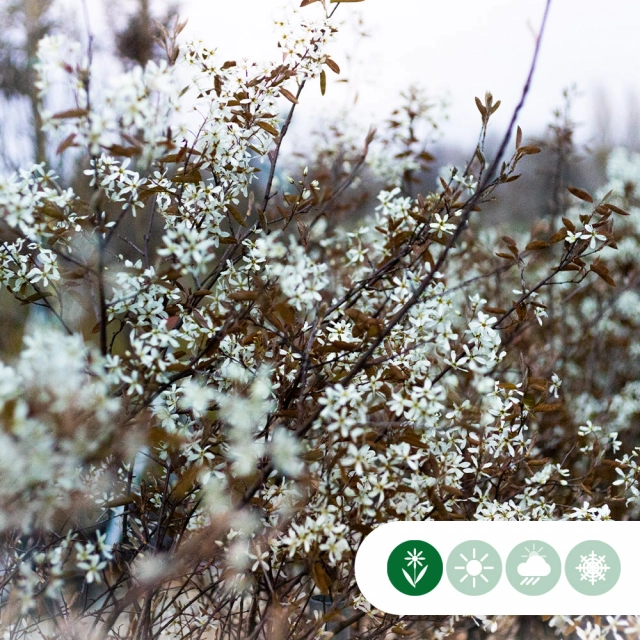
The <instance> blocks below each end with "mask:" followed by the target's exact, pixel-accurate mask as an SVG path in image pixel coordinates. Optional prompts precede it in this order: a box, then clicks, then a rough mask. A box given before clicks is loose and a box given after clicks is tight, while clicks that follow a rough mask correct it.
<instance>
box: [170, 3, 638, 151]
mask: <svg viewBox="0 0 640 640" xmlns="http://www.w3.org/2000/svg"><path fill="white" fill-rule="evenodd" d="M295 4H298V5H299V2H297V3H295ZM286 5H287V2H286V0H183V3H182V6H183V9H182V14H183V15H184V16H185V17H187V18H189V19H190V20H189V25H188V28H187V35H188V36H189V37H195V38H199V39H202V40H204V41H205V42H207V44H209V45H210V46H215V47H218V50H219V52H220V53H221V54H222V55H225V56H228V57H229V58H238V57H247V58H252V57H260V58H265V57H273V56H277V51H276V49H275V33H274V29H273V25H272V22H273V19H274V18H276V17H277V16H280V15H282V11H281V7H283V6H286ZM289 6H292V5H291V4H289ZM313 9H314V7H309V8H308V9H305V11H310V10H313ZM543 9H544V0H455V1H451V0H364V2H360V3H349V4H344V5H343V6H341V7H340V8H339V10H338V12H337V13H336V16H335V18H336V19H338V22H340V21H343V20H347V21H348V22H353V19H354V18H355V16H357V15H360V16H362V19H363V21H364V26H365V29H366V31H367V32H368V33H369V34H370V37H368V38H364V39H360V38H358V37H356V35H355V30H354V28H353V26H352V25H350V24H345V25H344V26H343V27H342V28H341V33H340V34H339V36H338V37H339V40H338V43H337V44H336V46H335V53H334V54H333V55H332V57H333V58H334V59H335V60H336V61H337V62H338V63H339V64H340V65H341V66H342V67H343V74H342V75H343V76H346V77H348V78H349V80H350V81H351V82H352V84H351V85H345V84H336V83H335V80H336V79H337V77H336V76H333V78H331V76H332V74H329V75H330V84H329V85H328V89H327V96H325V98H322V99H321V98H320V94H319V91H318V90H317V88H315V87H314V88H313V89H312V91H310V92H308V93H307V95H306V102H305V101H304V100H303V111H305V110H306V116H304V115H303V116H301V117H305V118H313V117H314V114H315V113H316V109H317V108H318V107H321V108H323V109H331V110H334V109H336V110H337V109H338V108H339V107H341V106H345V105H347V104H350V103H351V102H352V100H353V97H354V93H355V90H356V88H357V91H358V95H359V99H358V104H357V105H356V108H357V109H358V113H359V114H360V116H359V117H361V118H362V119H371V121H372V122H373V121H375V120H376V119H379V118H380V117H384V115H385V114H386V113H387V112H388V111H389V110H390V109H391V108H392V107H393V106H395V104H396V102H397V96H398V94H399V92H400V91H401V90H402V89H405V88H406V87H407V86H408V85H410V84H411V83H417V84H420V85H421V86H423V87H424V88H425V89H427V90H428V92H429V93H430V94H431V95H433V96H435V97H448V98H449V100H450V102H451V106H450V108H449V115H450V120H449V122H448V123H447V124H446V126H445V134H446V137H447V138H448V139H449V140H451V141H453V142H461V143H465V142H466V143H468V142H469V138H470V137H471V138H473V136H475V133H476V132H477V130H478V123H479V114H478V112H477V110H476V107H475V105H474V99H473V98H474V96H480V97H482V96H484V93H485V91H487V90H490V91H491V92H492V93H493V94H494V96H495V97H496V98H499V99H501V100H502V105H503V106H502V107H501V109H500V110H499V111H498V113H497V114H496V116H498V115H500V116H501V118H497V117H496V120H495V124H496V128H501V127H502V126H504V125H505V124H506V122H507V120H508V118H509V116H510V114H511V110H512V109H513V107H514V106H515V104H516V102H517V100H518V98H519V95H520V93H521V91H522V84H523V82H524V79H525V77H526V74H527V71H528V67H529V64H530V60H531V56H532V52H533V47H534V33H535V32H537V30H538V28H539V25H540V21H541V18H542V13H543ZM639 26H640V2H638V1H637V0H607V1H606V2H605V1H604V0H554V1H553V3H552V6H551V13H550V17H549V23H548V28H547V32H546V34H545V37H544V40H543V46H542V52H541V55H540V60H539V65H538V69H537V71H536V76H535V80H534V84H533V87H532V91H531V94H530V97H529V100H528V103H527V105H526V108H525V109H524V111H523V113H522V118H521V124H522V126H523V129H524V130H525V134H527V133H530V134H534V133H540V132H541V131H542V130H543V127H544V125H545V123H546V122H548V120H549V117H550V114H551V111H552V110H553V109H554V108H555V107H557V106H558V105H559V104H560V103H561V96H562V90H563V89H564V88H565V87H568V86H570V85H571V84H573V83H575V84H576V85H577V87H578V90H579V91H580V92H581V94H582V96H581V97H580V98H579V99H578V101H577V103H576V109H575V118H576V119H577V120H578V121H579V122H582V123H584V126H583V127H582V128H581V135H580V137H581V139H583V140H586V139H587V138H589V137H593V136H597V135H602V134H603V132H606V131H609V132H610V134H609V135H611V136H613V139H614V140H631V142H632V143H634V144H635V143H637V142H638V131H637V128H638V124H637V122H636V120H635V119H636V115H635V110H634V108H633V104H634V103H635V98H636V96H640V72H639V71H638V67H639V64H638V63H639V62H640V38H639V37H638V30H639V29H638V28H639ZM349 53H351V54H353V55H355V57H356V59H357V62H356V63H352V64H348V63H347V61H346V57H347V54H349ZM331 79H333V82H331ZM630 123H631V126H630ZM634 123H635V124H634Z"/></svg>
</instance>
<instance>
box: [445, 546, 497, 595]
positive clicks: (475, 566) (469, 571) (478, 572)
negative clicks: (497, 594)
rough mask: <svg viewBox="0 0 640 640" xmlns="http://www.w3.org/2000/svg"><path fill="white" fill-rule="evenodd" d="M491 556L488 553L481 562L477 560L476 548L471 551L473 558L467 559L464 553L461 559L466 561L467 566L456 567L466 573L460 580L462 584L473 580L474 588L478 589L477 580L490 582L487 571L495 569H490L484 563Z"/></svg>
mask: <svg viewBox="0 0 640 640" xmlns="http://www.w3.org/2000/svg"><path fill="white" fill-rule="evenodd" d="M488 556H489V554H488V553H485V554H484V555H483V556H482V558H480V560H478V559H477V558H476V548H475V547H473V549H472V550H471V558H467V557H466V556H465V555H464V554H463V553H461V554H460V557H461V558H462V559H463V560H464V562H465V564H464V566H462V567H454V569H457V570H461V571H464V575H463V576H462V578H460V582H461V583H462V582H464V581H465V580H466V579H467V578H471V584H472V586H473V588H474V589H475V588H476V578H481V579H482V580H484V581H485V582H489V580H487V577H486V576H485V575H484V572H485V571H491V570H492V569H495V567H489V566H485V565H484V561H485V560H486V559H487V557H488Z"/></svg>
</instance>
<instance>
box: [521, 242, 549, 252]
mask: <svg viewBox="0 0 640 640" xmlns="http://www.w3.org/2000/svg"><path fill="white" fill-rule="evenodd" d="M549 246H551V245H550V244H549V243H548V242H545V241H544V240H533V241H532V242H530V243H529V244H528V245H527V246H526V247H525V249H526V250H527V251H540V249H546V248H547V247H549Z"/></svg>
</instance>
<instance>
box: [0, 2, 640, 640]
mask: <svg viewBox="0 0 640 640" xmlns="http://www.w3.org/2000/svg"><path fill="white" fill-rule="evenodd" d="M307 4H311V2H308V1H307V2H303V5H307ZM315 9H318V11H317V12H316V14H317V16H318V17H317V19H316V20H315V21H313V20H311V19H308V18H307V16H306V14H305V12H311V14H313V11H314V10H315ZM323 9H325V7H324V3H322V4H317V5H316V6H315V7H311V8H310V9H304V10H303V11H301V12H300V13H299V14H298V13H296V14H293V15H292V16H291V20H290V21H289V22H281V23H278V25H277V27H278V30H279V43H278V44H279V47H280V54H281V55H279V58H278V62H274V63H271V64H255V63H249V62H246V61H244V62H236V61H224V60H220V59H219V58H218V57H217V55H216V53H215V51H213V50H210V49H207V48H206V47H205V46H204V45H202V44H200V43H193V44H189V45H186V46H185V47H184V49H183V50H181V49H180V48H179V47H178V45H177V37H178V35H179V32H180V30H181V25H178V27H177V29H176V33H174V34H170V33H168V32H163V41H162V44H163V46H164V48H165V51H166V58H167V61H166V63H162V64H155V63H153V62H149V63H148V64H147V66H146V67H145V68H144V69H141V68H139V67H135V68H133V69H132V70H131V71H129V72H127V73H124V74H122V75H120V76H117V77H114V78H112V79H111V82H110V83H109V84H107V86H105V87H104V88H98V87H97V86H96V84H95V83H93V82H92V72H91V55H90V52H89V55H83V54H82V52H81V49H80V47H79V46H78V45H76V44H75V43H71V42H67V41H66V40H64V39H63V38H61V37H50V38H46V39H45V40H43V41H42V43H41V45H40V61H39V62H38V65H37V69H38V73H39V85H38V87H39V90H40V91H41V98H42V101H43V107H42V117H43V121H44V127H45V129H46V131H47V132H48V134H49V135H50V136H52V137H55V136H57V137H58V138H59V140H60V144H59V147H58V152H59V153H75V154H76V159H77V161H78V162H80V163H84V165H83V166H84V167H85V170H84V173H83V174H82V175H83V176H85V179H84V182H83V183H82V184H79V185H77V186H76V188H75V189H72V188H70V187H69V188H65V187H63V186H62V185H61V180H60V179H59V178H58V177H57V176H56V175H55V174H54V173H53V172H52V171H51V170H49V169H47V167H45V166H44V165H36V166H33V167H30V168H27V169H24V170H22V171H20V172H19V173H18V174H17V175H13V176H11V177H8V178H3V179H2V180H1V182H0V215H1V218H2V236H1V244H0V280H1V282H2V284H3V286H4V287H5V288H6V289H7V290H8V291H9V292H10V293H11V294H12V295H13V297H14V298H15V299H16V300H17V301H20V302H21V303H22V304H26V305H32V306H33V307H34V309H35V307H42V308H43V311H44V312H46V313H47V314H48V316H47V317H48V319H49V320H50V321H47V322H44V321H40V322H37V321H35V320H34V321H33V322H30V323H29V326H30V328H29V329H28V330H27V331H26V332H25V338H24V348H23V351H22V353H21V354H20V355H19V356H18V357H17V359H16V361H15V363H13V364H4V365H2V368H1V369H0V419H1V421H2V423H1V424H2V432H1V433H0V439H1V443H0V528H1V530H2V535H3V545H2V547H1V553H2V556H1V557H2V582H1V583H0V589H1V593H2V598H3V600H2V603H3V608H2V624H3V625H4V629H5V630H6V634H7V635H6V637H11V638H36V637H83V638H89V637H91V638H93V637H95V638H107V637H112V638H147V639H149V638H180V639H182V638H185V639H186V638H191V637H197V638H220V639H222V638H232V637H235V638H253V639H257V638H291V639H293V638H296V639H302V638H323V637H325V638H326V637H330V634H331V633H336V634H337V633H339V632H340V631H342V630H344V629H347V628H352V629H356V628H357V629H358V632H357V633H358V634H359V636H358V637H363V638H364V637H367V638H370V637H371V638H373V637H378V638H383V637H392V636H394V635H395V636H397V635H400V636H411V635H414V636H415V637H425V638H426V637H432V638H445V637H450V636H453V635H455V634H456V633H458V631H459V630H461V629H465V628H467V627H468V626H469V621H468V620H465V619H458V618H452V619H422V620H406V619H400V618H398V617H394V616H388V615H384V614H382V613H380V612H378V611H376V610H375V609H372V608H371V606H370V605H369V604H368V603H367V602H366V601H365V600H364V599H363V598H362V596H361V595H360V594H359V592H358V590H357V587H356V585H355V581H354V576H353V559H354V556H355V553H356V551H357V548H358V545H359V543H360V541H361V540H362V538H363V536H364V535H366V534H367V533H368V532H370V531H371V530H372V529H373V528H374V527H376V526H377V525H378V524H380V523H382V522H386V521H389V520H394V519H403V520H426V519H434V520H441V519H447V520H451V519H482V520H502V519H510V520H512V519H581V520H582V519H589V520H600V519H608V518H612V517H615V518H617V519H618V518H636V517H638V514H639V509H640V491H639V490H638V482H639V479H640V467H639V464H638V453H639V452H640V448H639V447H640V442H638V441H637V437H636V436H635V431H636V430H635V429H634V427H635V426H636V425H637V424H638V420H639V418H640V387H639V386H638V382H637V377H638V365H639V364H640V362H639V356H640V351H639V350H638V348H637V343H636V342H635V340H634V336H635V335H636V332H637V328H638V326H637V325H638V319H637V313H636V310H637V308H638V302H639V300H638V293H637V283H638V273H639V271H638V258H637V256H638V255H639V248H640V245H639V243H640V226H639V225H638V222H637V220H638V214H639V213H640V157H636V156H634V155H630V154H629V153H627V152H626V151H624V150H620V151H616V152H615V153H613V154H612V155H611V156H610V158H609V164H608V183H607V184H606V185H605V186H604V187H602V188H601V189H598V190H597V191H595V192H594V194H593V196H592V195H590V194H589V193H587V192H586V191H584V190H583V189H580V188H576V187H571V189H570V192H571V198H572V202H571V204H570V206H568V207H567V208H566V210H565V211H563V212H562V214H563V215H562V216H561V219H562V226H560V227H559V228H553V227H552V224H555V223H550V222H549V221H542V222H538V223H536V225H535V226H534V228H533V230H532V232H531V235H529V234H523V233H519V234H517V233H512V236H513V237H512V236H502V235H501V232H500V231H498V229H497V228H496V227H494V226H489V225H487V224H485V223H484V222H483V219H482V216H483V214H482V208H483V205H484V204H485V203H487V202H488V201H489V200H491V199H493V198H495V197H496V195H498V194H499V191H500V189H503V188H504V189H510V188H517V185H513V186H512V185H507V183H511V182H513V181H515V180H516V178H517V177H518V174H517V173H516V171H517V170H519V169H520V163H521V162H523V161H524V160H525V158H526V157H527V156H528V155H530V154H534V153H537V152H538V151H539V149H538V148H537V147H535V146H532V145H527V144H524V143H523V140H522V132H521V131H520V130H519V129H518V130H517V135H516V140H515V148H513V147H512V148H513V149H514V150H513V153H512V155H511V156H510V157H508V158H507V159H503V155H504V153H505V150H506V146H505V145H506V144H507V142H508V141H509V134H510V133H511V130H510V131H509V134H508V135H507V137H506V138H505V143H504V145H503V146H502V148H501V149H500V150H499V152H498V155H497V156H496V157H495V159H494V160H492V161H491V162H489V161H488V160H487V158H486V156H485V150H484V138H485V135H486V131H487V127H488V126H489V122H490V118H491V115H492V114H493V113H494V112H495V111H496V109H497V108H498V107H499V106H500V104H499V103H498V102H494V101H493V98H492V96H491V95H490V94H487V96H486V98H485V101H484V102H482V101H480V100H477V103H478V109H479V111H480V114H481V118H482V124H481V127H482V129H481V136H480V141H481V142H480V144H479V145H478V147H477V149H476V150H475V152H474V154H473V156H472V158H471V159H470V161H469V162H468V164H467V165H466V167H458V168H452V169H450V170H447V171H445V172H443V174H442V175H443V177H442V178H441V179H440V182H439V185H438V188H437V189H436V190H434V191H432V192H430V193H426V194H424V195H418V196H417V197H415V198H414V197H412V196H411V195H408V193H410V191H409V189H410V188H411V185H412V184H413V183H414V181H413V180H412V173H413V172H414V171H417V170H418V169H420V168H421V167H424V166H425V163H429V162H431V161H432V160H433V158H432V157H431V156H430V155H429V154H428V153H427V152H426V151H425V149H424V148H423V147H422V146H421V145H419V144H418V141H417V140H414V139H412V138H411V137H407V134H406V130H405V125H406V124H407V123H404V124H402V123H399V122H398V120H396V123H397V126H396V125H392V126H391V129H390V132H389V134H388V135H386V134H385V136H383V148H393V149H394V150H395V151H397V149H398V148H401V147H402V146H403V145H404V147H405V149H406V153H405V151H400V152H398V153H397V155H398V156H399V157H397V158H396V159H397V162H398V164H397V166H396V167H395V169H394V167H393V163H394V162H395V161H394V160H392V161H391V163H390V168H389V167H387V166H386V165H384V162H383V160H382V158H383V156H384V154H382V153H380V152H379V151H378V152H376V153H374V154H373V157H372V158H371V160H370V161H371V169H372V171H374V173H377V175H381V176H382V179H383V180H386V181H387V182H388V183H389V185H388V188H387V189H384V190H382V191H381V192H380V193H379V195H378V197H377V205H376V206H375V210H374V211H372V212H370V213H369V214H368V215H367V216H366V217H364V218H358V217H356V216H355V215H354V214H353V209H355V204H356V199H353V200H351V202H352V204H353V209H352V215H351V216H349V211H350V210H349V202H350V200H349V193H350V192H351V190H353V187H354V184H355V180H356V178H357V177H358V173H359V171H360V170H361V169H362V167H363V165H365V164H366V163H367V161H368V160H367V156H368V150H369V147H370V146H371V145H373V144H375V132H374V131H371V132H370V133H369V135H368V136H367V137H366V139H365V140H363V141H362V145H361V148H360V150H357V149H353V150H352V152H351V156H350V157H349V158H346V159H345V158H344V157H341V158H339V159H338V158H336V159H335V161H336V162H338V163H339V165H340V166H339V167H338V169H337V170H336V172H332V171H330V170H329V168H330V164H331V160H330V156H327V155H326V154H325V156H323V162H325V168H324V170H322V171H319V172H318V176H317V177H316V176H314V171H313V170H311V171H309V170H308V169H306V168H305V169H301V170H300V171H299V172H296V173H295V175H293V176H292V177H291V178H289V179H288V180H287V179H280V181H279V183H280V185H284V187H282V186H281V187H279V192H278V191H275V188H274V184H275V181H274V180H275V178H277V175H276V173H277V171H278V166H279V165H278V163H279V160H280V148H281V143H282V140H283V138H284V136H285V134H286V132H287V129H288V127H289V124H290V122H291V118H292V116H293V113H294V111H295V109H296V108H297V105H298V103H299V100H300V99H301V94H302V91H303V89H304V86H305V84H306V83H307V82H309V81H311V80H314V79H315V80H316V81H317V80H318V79H319V82H320V84H321V87H322V90H323V91H324V90H325V88H326V86H327V72H326V70H327V69H328V70H329V71H330V72H339V67H338V65H337V64H336V63H335V62H334V61H333V60H332V59H331V58H330V57H329V53H328V51H329V45H330V42H331V40H332V38H333V37H334V35H335V31H336V30H335V28H334V27H333V26H332V21H331V15H332V14H331V13H330V12H328V11H325V10H323ZM60 82H62V83H64V85H65V86H66V87H67V89H66V92H67V93H66V94H65V95H68V98H69V103H68V104H67V105H65V107H64V109H63V110H61V111H56V112H53V111H52V110H50V109H49V108H48V105H49V104H50V103H51V100H53V98H52V97H51V95H52V94H51V90H52V86H54V85H55V86H58V84H59V83H60ZM525 93H526V91H525ZM56 95H57V96H58V98H57V99H59V94H56ZM409 101H410V103H411V102H412V101H413V102H416V101H417V102H418V103H419V99H418V98H417V97H416V95H415V94H414V93H412V94H410V95H409ZM283 106H287V112H286V116H285V117H284V120H281V118H280V116H279V115H278V114H279V112H280V109H281V108H282V107H283ZM420 109H422V111H423V112H426V111H427V109H426V108H425V107H424V104H423V105H422V107H420ZM420 109H418V111H419V110H420ZM398 113H400V112H398ZM405 113H408V114H410V115H409V116H408V118H409V123H408V125H407V126H409V129H410V130H411V131H413V129H412V127H413V125H412V119H413V118H415V117H416V115H417V113H416V111H415V110H411V109H409V110H408V111H406V112H405ZM400 120H401V118H400ZM401 124H402V126H401ZM394 131H396V132H397V135H395V136H394V134H393V132H394ZM346 153H347V155H348V154H349V151H348V150H347V152H346ZM258 160H259V161H264V162H263V165H262V167H261V166H259V162H257V161H258ZM345 161H348V164H347V168H346V169H345V164H344V163H345ZM327 162H328V163H329V165H327V164H326V163H327ZM313 164H314V163H313V162H310V165H311V166H313ZM525 164H526V162H525ZM319 166H320V165H319ZM523 166H524V164H523ZM328 167H329V168H328ZM260 180H262V182H261V181H260ZM81 182H82V181H81ZM403 189H404V191H403ZM338 203H339V206H338ZM338 210H339V212H340V218H341V219H342V220H345V221H346V223H345V224H337V223H336V217H337V213H336V211H338ZM629 214H631V215H629ZM36 317H42V316H36ZM94 343H95V344H94ZM318 598H321V599H323V602H324V609H325V610H324V611H323V613H321V614H318V612H316V613H315V614H314V613H313V612H312V607H311V606H310V602H312V599H314V600H313V601H316V602H317V600H318ZM472 623H473V624H480V625H481V626H482V628H484V629H485V630H486V631H487V632H493V631H496V630H497V629H498V628H501V629H503V630H505V633H507V632H509V630H510V629H516V628H517V626H518V625H522V624H524V622H523V621H522V620H518V619H511V618H489V617H486V618H481V619H476V620H474V621H472ZM548 624H549V625H550V627H551V628H552V629H556V630H559V631H562V632H564V633H565V634H569V633H571V632H572V631H575V630H577V633H578V635H579V636H580V637H584V638H587V637H588V638H600V637H612V638H613V637H616V638H619V637H623V636H624V635H625V634H627V635H629V636H631V637H636V635H637V629H638V622H637V620H636V619H631V618H629V619H627V618H624V619H623V618H606V619H600V618H597V617H596V618H593V619H589V620H584V621H583V620H582V619H581V618H575V617H573V618H572V617H567V616H556V617H553V618H550V619H549V620H548Z"/></svg>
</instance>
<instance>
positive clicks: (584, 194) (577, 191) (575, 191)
mask: <svg viewBox="0 0 640 640" xmlns="http://www.w3.org/2000/svg"><path fill="white" fill-rule="evenodd" d="M567 189H568V190H569V191H570V192H571V193H572V194H573V195H574V196H575V197H576V198H580V200H584V201H585V202H589V203H593V198H592V197H591V196H590V195H589V194H588V193H587V192H586V191H585V190H584V189H578V187H567Z"/></svg>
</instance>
